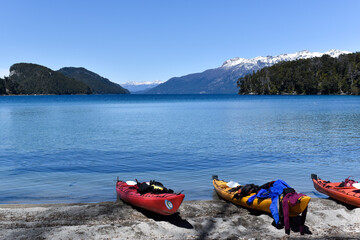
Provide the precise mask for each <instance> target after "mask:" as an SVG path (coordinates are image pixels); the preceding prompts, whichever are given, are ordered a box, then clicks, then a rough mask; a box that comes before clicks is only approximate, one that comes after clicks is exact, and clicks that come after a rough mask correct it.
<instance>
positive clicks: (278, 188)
mask: <svg viewBox="0 0 360 240" xmlns="http://www.w3.org/2000/svg"><path fill="white" fill-rule="evenodd" d="M285 188H291V187H290V186H289V185H288V184H287V183H286V182H285V181H283V180H281V179H279V180H277V181H275V182H274V183H273V184H272V186H271V187H270V188H269V189H260V190H259V191H258V192H257V194H255V195H253V196H251V197H250V198H249V199H248V200H247V203H248V204H251V203H252V202H253V201H254V200H255V198H257V197H258V198H271V204H270V212H271V215H272V216H273V218H274V221H275V223H276V224H278V223H279V220H280V217H279V210H278V201H279V196H280V195H281V194H282V193H283V191H284V189H285Z"/></svg>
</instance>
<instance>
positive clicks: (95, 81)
mask: <svg viewBox="0 0 360 240" xmlns="http://www.w3.org/2000/svg"><path fill="white" fill-rule="evenodd" d="M58 72H60V73H62V74H64V75H65V76H68V77H71V78H74V79H76V80H79V81H81V82H83V83H85V84H86V85H87V86H89V87H90V89H91V91H92V93H95V94H129V93H130V92H129V91H128V90H127V89H125V88H123V87H121V86H120V85H119V84H117V83H113V82H111V81H110V80H109V79H107V78H104V77H101V76H100V75H98V74H96V73H94V72H91V71H89V70H87V69H85V68H82V67H80V68H75V67H65V68H61V69H60V70H58Z"/></svg>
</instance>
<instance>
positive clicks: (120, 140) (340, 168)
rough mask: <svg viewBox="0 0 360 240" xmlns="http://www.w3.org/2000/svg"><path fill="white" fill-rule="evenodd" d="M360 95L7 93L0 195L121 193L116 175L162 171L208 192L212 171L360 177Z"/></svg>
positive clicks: (58, 197) (241, 175)
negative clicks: (53, 94)
mask: <svg viewBox="0 0 360 240" xmlns="http://www.w3.org/2000/svg"><path fill="white" fill-rule="evenodd" d="M359 164H360V97H357V96H237V95H90V96H86V95H84V96H2V97H0V203H58V202H100V201H115V200H116V192H115V182H116V177H117V176H119V178H120V179H122V180H133V179H134V178H137V179H138V180H139V181H148V180H150V179H156V180H158V181H160V182H163V183H164V184H165V185H166V186H167V187H169V188H172V189H174V190H176V191H181V190H184V193H185V195H186V197H185V200H195V199H211V198H212V196H213V187H212V181H211V176H212V175H213V174H217V175H219V178H220V179H224V180H234V181H238V182H239V183H241V184H245V183H256V184H263V183H265V182H267V181H270V180H276V179H283V180H285V181H286V182H287V183H288V184H290V185H291V186H292V187H294V188H295V189H296V190H297V191H299V192H304V193H306V194H308V195H310V196H312V197H314V196H318V197H323V196H324V195H321V194H318V193H316V192H315V190H314V188H313V186H312V182H311V180H310V174H311V173H317V174H318V175H319V176H320V177H322V178H324V179H328V180H331V181H341V180H343V179H345V178H346V177H348V176H350V175H351V176H354V177H355V179H358V180H360V168H359Z"/></svg>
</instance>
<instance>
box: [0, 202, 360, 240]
mask: <svg viewBox="0 0 360 240" xmlns="http://www.w3.org/2000/svg"><path fill="white" fill-rule="evenodd" d="M296 221H298V218H293V219H292V223H295V222H296ZM272 222H273V220H272V218H271V216H270V215H268V214H265V213H260V212H253V211H249V210H247V209H244V208H242V207H238V206H236V205H234V204H232V203H228V202H225V201H224V200H220V199H214V200H206V201H185V202H183V204H182V206H181V207H180V208H179V211H178V213H177V214H175V215H173V216H168V217H164V216H159V215H155V214H152V213H150V212H148V211H144V210H141V209H136V208H133V207H131V206H130V205H128V204H125V203H123V202H122V201H117V202H102V203H89V204H38V205H17V204H14V205H0V238H1V239H137V240H139V239H287V238H289V237H291V238H292V239H293V238H294V239H297V238H298V239H308V238H310V239H325V238H326V239H338V238H348V239H357V238H359V239H360V208H359V209H349V208H348V207H347V206H344V205H342V204H339V203H337V202H335V201H333V200H331V199H319V198H315V199H312V200H311V202H310V204H309V210H308V215H307V219H306V222H305V225H306V233H305V235H300V233H299V230H298V228H297V226H296V224H292V231H291V233H290V236H289V235H286V234H285V231H284V229H277V228H276V227H274V226H273V225H272Z"/></svg>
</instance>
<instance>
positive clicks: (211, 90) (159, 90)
mask: <svg viewBox="0 0 360 240" xmlns="http://www.w3.org/2000/svg"><path fill="white" fill-rule="evenodd" d="M347 53H350V52H347V51H340V50H329V51H327V52H325V53H319V52H309V51H308V50H304V51H300V52H296V53H292V54H281V55H278V56H267V57H256V58H252V59H246V58H233V59H230V60H227V61H225V62H224V64H223V65H222V66H221V67H218V68H214V69H209V70H206V71H204V72H201V73H194V74H189V75H186V76H182V77H174V78H171V79H169V80H168V81H166V82H164V83H162V84H160V85H158V86H157V87H154V88H152V89H150V90H148V91H146V92H145V93H146V94H236V93H238V91H239V89H238V87H237V83H236V82H237V80H238V79H239V78H240V77H243V76H245V75H247V74H250V73H253V72H256V71H257V70H260V69H262V68H264V67H269V66H272V65H274V64H276V63H279V62H283V61H294V60H299V59H307V58H313V57H321V56H322V55H324V54H327V55H330V56H331V57H338V56H339V55H341V54H347Z"/></svg>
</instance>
